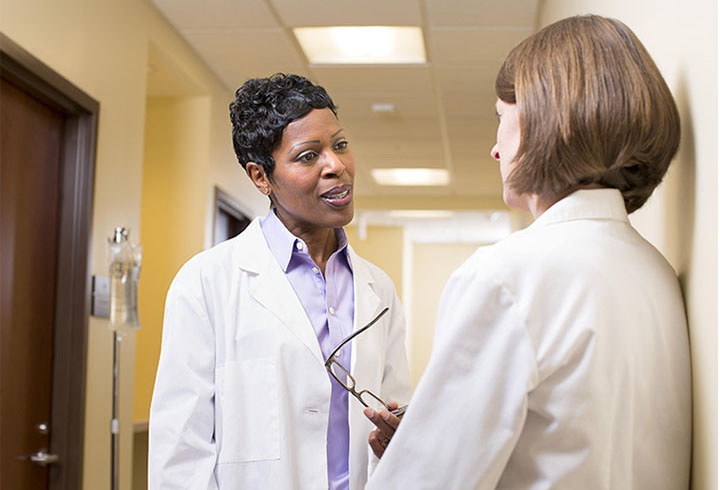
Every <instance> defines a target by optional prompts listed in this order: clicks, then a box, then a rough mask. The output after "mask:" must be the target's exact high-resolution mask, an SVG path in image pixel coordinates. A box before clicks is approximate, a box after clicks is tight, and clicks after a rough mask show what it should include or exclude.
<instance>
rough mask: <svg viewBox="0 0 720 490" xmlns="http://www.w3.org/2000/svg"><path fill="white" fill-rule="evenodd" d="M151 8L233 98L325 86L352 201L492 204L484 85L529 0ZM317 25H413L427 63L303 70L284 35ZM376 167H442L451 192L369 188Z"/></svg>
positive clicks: (291, 1)
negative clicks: (345, 137)
mask: <svg viewBox="0 0 720 490" xmlns="http://www.w3.org/2000/svg"><path fill="white" fill-rule="evenodd" d="M151 1H152V3H153V4H154V5H155V6H156V7H157V8H158V9H159V10H160V12H161V13H162V14H163V15H164V16H165V17H166V18H167V19H168V20H169V22H170V23H171V24H172V25H173V26H174V27H175V28H176V29H177V30H178V31H179V32H180V33H181V34H182V36H183V37H184V38H185V39H186V40H187V41H188V43H189V44H190V45H191V46H192V47H193V48H194V49H195V50H196V51H197V52H198V53H199V55H200V56H201V57H202V58H203V59H204V60H205V61H206V62H207V64H208V66H209V67H210V68H211V69H212V70H213V71H214V72H215V74H216V75H217V76H218V77H219V78H220V80H222V81H223V83H224V84H225V85H226V86H227V87H228V89H230V90H232V91H234V90H235V89H236V88H237V87H239V86H240V85H241V84H242V83H243V82H244V81H245V80H246V79H248V78H253V77H262V76H267V75H270V74H272V73H275V72H286V73H298V74H301V75H304V76H306V77H308V78H310V79H311V80H313V81H314V82H315V83H318V84H320V85H322V86H324V87H325V88H326V89H327V90H328V92H329V93H330V95H331V96H332V98H333V100H334V101H335V103H336V104H337V105H338V107H339V117H340V121H341V122H342V124H343V126H344V127H345V128H346V130H347V132H348V134H349V137H350V141H351V145H352V148H353V152H354V155H355V159H356V165H357V171H356V195H357V196H358V198H360V200H363V201H365V202H368V201H369V200H371V199H382V200H383V202H386V203H388V204H387V206H384V207H386V208H387V207H392V203H393V200H394V199H395V200H398V204H399V205H398V206H397V207H398V208H402V207H406V206H404V205H400V201H402V200H403V199H405V201H404V202H407V199H408V198H409V197H415V198H427V199H428V202H433V203H437V204H438V205H436V206H430V207H453V204H452V203H453V202H455V203H457V202H460V201H462V202H463V206H465V207H468V206H469V207H472V206H473V205H472V203H473V202H477V203H478V206H477V207H485V206H487V203H488V202H500V201H499V197H500V195H501V183H500V177H499V172H498V168H497V164H496V163H495V162H494V161H493V160H492V159H491V158H490V156H489V153H490V148H491V147H492V145H493V144H494V142H495V129H496V120H495V113H494V106H493V104H494V102H495V94H494V80H495V75H496V73H497V70H498V68H499V67H500V64H501V63H502V60H503V59H504V57H505V55H506V54H507V53H508V51H509V50H510V49H511V48H512V47H513V46H514V45H515V44H517V43H518V42H520V41H521V40H522V39H523V38H525V37H526V36H528V35H529V34H531V33H532V32H533V31H534V29H535V19H536V12H537V8H538V0H362V1H360V0H334V1H329V0H151ZM328 25H417V26H421V27H422V29H423V35H424V38H425V44H426V49H427V56H428V62H427V63H426V64H424V65H369V66H348V65H343V66H329V65H324V66H322V65H312V64H309V63H308V62H307V59H306V58H305V56H304V55H303V53H302V50H301V49H300V47H299V45H298V44H297V41H296V40H295V38H294V36H293V35H292V28H293V27H309V26H328ZM149 76H150V77H152V76H153V73H150V75H149ZM155 76H157V77H160V76H162V73H157V74H156V75H155ZM228 102H229V101H228ZM375 103H392V104H394V105H395V107H396V111H395V112H394V113H393V114H376V113H373V112H372V111H371V106H372V104H375ZM228 141H229V140H228ZM387 167H431V168H446V169H448V170H449V171H450V173H451V182H450V184H449V185H447V186H442V187H415V188H413V187H410V188H407V187H383V186H378V185H376V184H375V183H374V181H373V180H372V178H371V177H370V170H371V169H372V168H387ZM442 202H446V203H449V204H448V205H447V206H442V205H440V204H439V203H442ZM468 203H470V204H468ZM481 203H482V204H481Z"/></svg>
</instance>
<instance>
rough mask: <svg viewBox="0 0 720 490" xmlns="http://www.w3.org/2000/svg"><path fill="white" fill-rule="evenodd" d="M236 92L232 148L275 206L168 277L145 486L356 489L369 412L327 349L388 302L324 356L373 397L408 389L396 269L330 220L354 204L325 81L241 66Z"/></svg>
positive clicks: (362, 474) (344, 143)
mask: <svg viewBox="0 0 720 490" xmlns="http://www.w3.org/2000/svg"><path fill="white" fill-rule="evenodd" d="M235 95H236V97H235V100H234V101H233V102H232V104H231V105H230V116H231V120H232V124H233V144H234V147H235V152H236V154H237V157H238V160H239V161H240V164H241V165H242V166H243V168H244V169H245V171H246V173H247V175H248V176H249V177H250V179H251V180H252V182H253V183H254V184H255V186H256V187H257V188H258V189H259V190H260V192H262V193H263V194H265V195H267V196H269V198H270V202H271V206H272V209H271V211H270V212H269V213H268V215H267V216H266V217H264V218H262V219H256V220H255V221H253V222H252V223H251V224H250V225H249V227H248V228H247V229H246V230H245V231H244V232H243V233H241V234H240V235H238V236H237V237H235V238H233V239H231V240H228V241H227V242H225V243H222V244H220V245H218V246H216V247H214V248H212V249H210V250H207V251H205V252H202V253H200V254H198V255H197V256H195V257H194V258H192V259H191V260H190V261H189V262H188V263H187V264H185V265H184V266H183V267H182V269H181V270H180V272H178V274H177V276H176V277H175V279H174V281H173V283H172V285H171V287H170V290H169V292H168V297H167V302H166V307H165V308H166V309H165V321H164V328H163V342H162V353H161V356H160V364H159V367H158V373H157V380H156V384H155V392H154V396H153V402H152V408H151V413H150V458H149V481H150V487H151V488H155V489H160V488H163V489H166V488H193V489H201V488H202V489H210V488H212V489H216V488H219V489H250V490H255V489H303V488H312V489H327V488H330V489H348V488H350V489H358V488H362V487H363V486H364V484H365V481H366V479H367V473H368V462H369V455H371V454H370V451H369V450H368V447H367V437H368V434H369V432H370V429H371V427H372V424H371V423H370V422H369V421H368V420H367V419H365V417H363V415H362V412H361V410H362V408H363V407H362V406H361V405H360V404H359V403H357V402H356V401H349V400H348V393H347V391H346V390H345V389H343V388H342V386H341V385H340V384H339V383H338V382H337V381H334V380H333V381H331V377H330V375H329V373H328V371H327V370H326V368H325V366H324V363H325V360H326V359H327V357H328V356H329V354H330V352H331V351H332V350H333V348H334V347H335V346H337V345H339V344H340V342H341V341H342V340H343V339H344V338H345V337H347V336H348V335H350V334H351V333H352V332H353V330H356V329H358V328H361V327H363V326H364V325H366V324H367V323H368V322H370V321H371V320H372V319H373V318H374V317H376V315H377V314H378V313H379V312H381V311H382V310H383V309H384V308H386V307H389V312H388V314H385V315H384V316H383V317H382V318H381V319H380V320H379V321H378V322H377V323H376V324H375V325H374V326H373V327H372V329H370V330H368V331H367V332H364V333H363V334H362V335H361V336H359V337H357V338H356V339H355V340H353V341H352V343H351V344H349V345H347V346H345V347H344V348H343V349H342V350H341V351H340V354H339V355H338V356H337V357H336V359H337V360H338V362H339V363H340V364H341V365H342V366H346V367H347V368H348V369H350V367H352V369H351V372H352V375H353V377H354V378H355V380H356V383H357V387H358V389H360V388H364V389H369V390H370V391H372V392H373V393H375V394H377V395H378V396H380V397H381V398H383V399H384V400H402V401H405V400H407V398H408V397H409V393H410V391H409V386H410V384H409V374H408V368H407V362H406V357H405V350H404V331H405V325H404V319H403V312H402V308H401V305H400V302H399V300H398V298H397V295H396V293H395V289H394V287H393V284H392V282H391V281H390V279H389V278H388V276H387V275H386V274H384V273H383V272H382V271H381V270H380V269H378V268H377V267H375V266H373V265H372V264H370V263H369V262H367V261H365V260H363V259H361V258H360V257H358V256H357V255H355V253H354V252H353V251H352V249H351V248H350V247H349V245H348V243H347V237H346V235H345V232H344V231H343V228H342V227H343V226H345V225H347V224H348V223H349V222H350V220H351V219H352V217H353V182H354V179H353V176H354V172H355V164H354V160H353V156H352V153H351V151H350V148H349V146H348V139H347V136H346V134H345V131H344V130H343V128H342V127H341V126H340V124H339V122H338V120H337V118H336V112H335V105H334V104H333V102H332V100H331V99H330V96H329V95H328V94H327V93H326V92H325V90H324V89H323V88H322V87H319V86H315V85H313V84H312V83H311V82H310V81H308V80H307V79H305V78H303V77H300V76H296V75H282V74H276V75H273V76H272V77H270V78H265V79H253V80H248V81H247V82H246V83H245V84H244V85H243V86H242V87H241V88H240V89H238V91H237V92H236V94H235ZM393 406H394V405H393Z"/></svg>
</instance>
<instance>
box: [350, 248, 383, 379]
mask: <svg viewBox="0 0 720 490" xmlns="http://www.w3.org/2000/svg"><path fill="white" fill-rule="evenodd" d="M350 261H351V263H352V268H353V279H354V282H355V321H354V324H353V332H354V331H357V330H358V329H360V328H362V327H364V326H365V325H367V324H368V323H370V320H372V319H373V318H375V316H376V315H377V314H378V313H380V310H381V309H382V308H383V307H384V306H386V305H382V304H381V303H380V297H379V296H378V295H377V293H376V292H375V289H374V285H375V279H373V277H372V275H371V274H370V270H369V269H368V267H367V265H366V264H365V263H363V262H362V261H360V260H359V259H358V257H357V255H355V253H354V252H353V251H352V249H351V250H350ZM371 337H373V333H372V328H371V329H370V330H369V331H367V332H364V333H362V334H360V335H359V336H358V337H356V338H355V339H354V340H353V349H352V351H353V354H352V365H353V368H352V372H354V373H358V374H361V375H362V373H364V372H366V371H365V369H369V370H371V369H373V366H366V365H365V363H364V362H363V360H367V359H368V356H364V355H363V346H364V345H372V343H370V342H368V341H369V339H370V338H371Z"/></svg>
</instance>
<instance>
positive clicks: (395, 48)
mask: <svg viewBox="0 0 720 490" xmlns="http://www.w3.org/2000/svg"><path fill="white" fill-rule="evenodd" d="M293 32H294V33H295V37H296V38H297V40H298V42H299V43H300V46H301V47H302V49H303V51H304V52H305V56H307V58H308V60H310V63H313V64H419V63H425V62H426V58H425V45H424V43H423V36H422V30H421V29H420V28H419V27H390V26H357V27H296V28H294V29H293Z"/></svg>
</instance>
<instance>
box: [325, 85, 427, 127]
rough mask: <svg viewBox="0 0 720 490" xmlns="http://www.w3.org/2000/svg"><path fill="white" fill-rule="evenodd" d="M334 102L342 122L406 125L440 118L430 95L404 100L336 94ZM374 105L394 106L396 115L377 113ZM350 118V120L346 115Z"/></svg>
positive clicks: (391, 97) (397, 95)
mask: <svg viewBox="0 0 720 490" xmlns="http://www.w3.org/2000/svg"><path fill="white" fill-rule="evenodd" d="M331 96H332V98H333V101H334V102H335V104H336V105H337V106H338V116H339V117H340V120H341V121H345V120H348V121H353V122H359V121H367V122H368V123H370V124H374V123H384V122H386V123H391V124H395V123H402V122H407V121H409V120H414V119H435V118H437V115H438V111H437V104H436V103H435V100H434V98H433V97H431V96H430V95H427V96H421V95H409V96H403V95H399V94H397V93H389V94H383V93H380V92H378V93H377V94H374V95H358V94H356V93H349V92H339V93H338V92H333V93H332V94H331ZM373 104H392V106H393V107H394V111H393V112H392V113H383V112H373V110H372V106H373ZM346 114H347V115H348V116H347V117H346V116H345V115H346Z"/></svg>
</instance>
